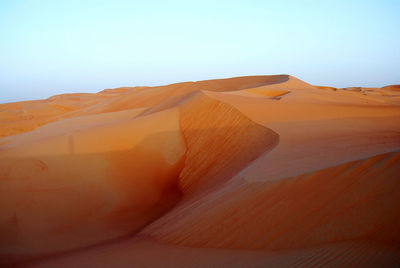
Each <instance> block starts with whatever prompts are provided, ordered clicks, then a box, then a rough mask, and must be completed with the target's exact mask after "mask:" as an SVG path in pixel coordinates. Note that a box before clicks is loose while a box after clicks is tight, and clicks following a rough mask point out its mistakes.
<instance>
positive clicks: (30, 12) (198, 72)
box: [0, 0, 400, 102]
mask: <svg viewBox="0 0 400 268" xmlns="http://www.w3.org/2000/svg"><path fill="white" fill-rule="evenodd" d="M399 14H400V1H398V0H393V1H389V0H386V1H385V0H376V1H368V0H364V1H361V0H360V1H351V0H343V1H339V0H332V1H323V0H318V1H317V0H315V1H282V0H274V1H268V0H260V1H257V0H253V1H252V0H244V1H235V0H229V1H218V0H210V1H209V0H201V1H190V0H187V1H168V0H164V1H151V0H141V1H117V0H110V1H85V0H76V1H75V0H67V1H62V0H57V1H53V0H36V1H21V0H20V1H18V0H0V102H8V101H16V100H26V99H37V98H44V97H48V96H51V95H54V94H60V93H65V92H97V91H100V90H102V89H104V88H112V87H120V86H135V85H159V84H167V83H172V82H182V81H194V80H204V79H211V78H225V77H232V76H243V75H261V74H282V73H285V74H291V75H294V76H296V77H298V78H300V79H302V80H305V81H306V82H309V83H312V84H321V85H332V86H337V87H344V86H382V85H387V84H396V83H397V84H400V16H399Z"/></svg>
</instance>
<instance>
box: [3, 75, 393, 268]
mask: <svg viewBox="0 0 400 268" xmlns="http://www.w3.org/2000/svg"><path fill="white" fill-rule="evenodd" d="M397 91H398V90H397V86H396V85H394V86H388V87H382V88H365V87H349V88H346V89H336V88H332V87H325V86H313V85H310V84H308V83H306V82H304V81H301V80H299V79H297V78H295V77H293V76H289V75H274V76H249V77H237V78H229V79H217V80H205V81H197V82H185V83H177V84H171V85H167V86H156V87H123V88H116V89H105V90H103V91H100V92H99V93H96V94H84V93H79V94H64V95H56V96H53V97H50V98H48V99H45V100H37V101H27V102H17V103H7V104H1V105H0V136H2V138H0V264H2V265H6V264H9V265H13V264H19V265H20V266H21V267H91V266H92V267H110V266H115V267H131V266H144V267H146V266H147V267H160V266H164V267H209V266H213V267H216V266H217V267H220V266H223V267H226V266H229V267H243V266H251V267H265V266H275V267H296V266H300V267H309V266H325V265H331V266H368V265H369V266H374V267H376V266H385V265H386V266H396V265H400V259H399V258H398V256H399V250H400V248H399V245H400V232H399V230H398V226H400V221H399V219H400V198H399V195H398V194H397V193H398V192H399V191H400V175H399V174H400V153H399V152H400V108H399V105H400V95H399V94H398V92H397ZM155 256H157V257H156V258H155ZM38 257H41V259H37V260H35V259H36V258H38Z"/></svg>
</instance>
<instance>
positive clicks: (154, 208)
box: [0, 125, 278, 265]
mask: <svg viewBox="0 0 400 268" xmlns="http://www.w3.org/2000/svg"><path fill="white" fill-rule="evenodd" d="M249 127H250V126H249V125H243V126H232V127H230V128H214V129H193V130H186V131H185V133H184V139H185V143H186V145H185V146H186V148H184V151H183V154H182V155H181V156H174V157H172V158H173V159H175V160H174V161H171V159H172V158H171V156H170V155H168V154H170V153H174V151H173V150H172V148H171V149H169V146H171V145H170V144H169V140H171V139H174V137H175V136H176V132H159V133H154V134H151V135H149V136H147V137H145V138H144V139H143V140H142V141H141V142H140V143H138V144H137V145H136V146H135V147H133V148H131V149H129V150H124V151H105V152H99V151H98V152H96V150H97V148H93V151H94V152H87V153H82V152H81V151H82V150H81V149H80V148H79V146H77V145H76V143H77V142H76V139H77V138H76V137H75V135H74V133H72V134H70V135H68V136H65V137H64V138H63V140H64V143H65V144H64V145H62V144H60V145H58V146H60V154H59V155H47V154H45V153H41V152H40V150H35V151H31V152H28V153H25V154H20V155H18V156H7V153H4V152H6V151H10V150H11V151H12V150H13V148H12V145H5V146H3V147H1V148H0V157H1V161H0V179H1V183H0V196H1V202H0V237H1V239H0V263H2V264H4V265H5V264H7V263H8V264H11V263H15V262H19V261H23V260H28V259H31V258H36V257H40V256H47V255H51V254H57V253H61V252H65V251H70V250H76V249H79V248H83V247H88V246H91V245H95V244H99V243H103V242H105V241H109V240H112V239H116V238H118V237H123V236H126V235H132V234H135V233H137V232H138V231H140V230H141V229H142V228H143V227H144V226H146V225H147V224H149V223H150V222H152V221H154V220H155V219H157V218H158V217H160V216H161V215H163V214H165V213H166V212H168V211H169V210H170V209H171V208H172V207H174V205H175V204H177V203H178V202H179V201H180V200H181V199H182V198H183V197H184V196H185V195H188V194H189V192H190V195H193V194H196V192H197V193H200V192H203V193H204V192H205V191H211V190H212V189H214V188H216V187H219V185H221V184H222V183H224V182H225V181H227V180H229V179H230V178H231V177H232V176H233V175H235V174H236V173H237V172H239V171H240V170H242V169H243V168H244V167H246V166H247V165H248V164H249V163H250V162H252V161H253V160H255V159H256V158H257V157H258V156H260V155H261V154H263V153H266V152H267V151H269V150H272V148H273V147H274V146H276V144H277V142H278V136H277V135H276V134H274V133H273V132H272V131H270V130H267V131H268V132H270V133H271V135H272V136H266V139H264V140H262V139H261V141H260V140H257V139H254V140H249V138H257V135H256V136H251V135H250V136H246V133H248V132H249ZM238 134H240V135H238ZM235 135H236V136H235ZM262 135H265V133H263V134H262ZM271 137H273V139H272V140H270V138H271ZM242 139H245V140H242ZM116 142H117V141H116ZM188 142H189V143H190V144H188ZM155 144H156V146H153V145H155ZM62 148H67V149H65V150H64V152H63V150H62ZM53 149H54V148H53ZM189 186H190V188H188V187H189Z"/></svg>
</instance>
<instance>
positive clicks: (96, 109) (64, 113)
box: [0, 75, 289, 137]
mask: <svg viewBox="0 0 400 268" xmlns="http://www.w3.org/2000/svg"><path fill="white" fill-rule="evenodd" d="M288 80H289V75H264V76H261V75H260V76H243V77H234V78H226V79H214V80H204V81H197V82H184V83H176V84H171V85H167V86H156V87H123V88H116V89H105V90H103V91H100V92H99V93H96V94H91V93H90V94H89V93H75V94H61V95H55V96H52V97H50V98H48V99H45V100H37V101H23V102H15V103H5V104H0V137H5V136H11V135H15V134H19V133H24V132H27V131H32V130H34V129H36V128H38V127H40V126H42V125H45V124H48V123H51V122H54V121H58V120H61V119H63V118H71V117H77V116H85V115H93V114H99V113H108V112H116V111H122V110H127V109H136V108H145V107H150V106H154V105H157V104H159V103H161V102H162V101H164V100H166V99H167V98H169V97H170V96H181V97H182V96H184V95H186V94H188V93H191V92H194V91H198V90H210V91H236V90H242V89H246V88H253V87H258V86H265V85H273V84H279V83H284V82H286V81H288Z"/></svg>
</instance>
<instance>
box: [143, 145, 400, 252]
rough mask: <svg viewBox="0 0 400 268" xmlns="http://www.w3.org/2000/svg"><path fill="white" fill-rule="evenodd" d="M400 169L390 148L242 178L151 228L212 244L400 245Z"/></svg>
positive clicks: (399, 157)
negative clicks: (271, 176) (276, 175)
mask: <svg viewBox="0 0 400 268" xmlns="http://www.w3.org/2000/svg"><path fill="white" fill-rule="evenodd" d="M399 174H400V153H389V154H384V155H378V156H375V157H372V158H369V159H365V160H359V161H355V162H350V163H347V164H343V165H339V166H335V167H332V168H328V169H323V170H319V171H315V172H312V173H308V174H303V175H299V176H296V177H293V178H287V179H284V180H280V181H279V182H276V183H268V182H265V183H244V182H242V183H241V184H237V185H233V186H232V187H224V188H223V189H221V190H219V191H216V192H213V193H212V194H210V195H209V196H207V197H204V198H202V199H200V200H197V202H196V203H192V204H189V205H188V206H186V207H184V208H182V209H181V210H180V211H179V212H176V213H175V217H174V218H168V221H166V220H163V218H161V219H160V220H161V222H160V224H157V222H155V223H153V224H152V226H151V227H150V228H149V229H148V231H145V233H147V234H149V235H152V236H153V237H155V238H157V239H159V240H162V241H165V242H168V243H172V244H178V245H183V246H189V247H207V248H232V249H258V250H259V249H264V250H265V249H269V250H280V249H289V248H304V247H311V246H317V245H321V244H326V243H333V242H341V241H349V240H371V241H378V242H379V243H388V244H392V245H393V244H394V245H396V244H397V245H398V243H399V242H400V231H399V229H398V226H399V224H400V207H399V206H400V197H399V195H398V194H397V193H398V192H399V190H400V176H399ZM199 204H201V205H199ZM178 219H179V220H178Z"/></svg>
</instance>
